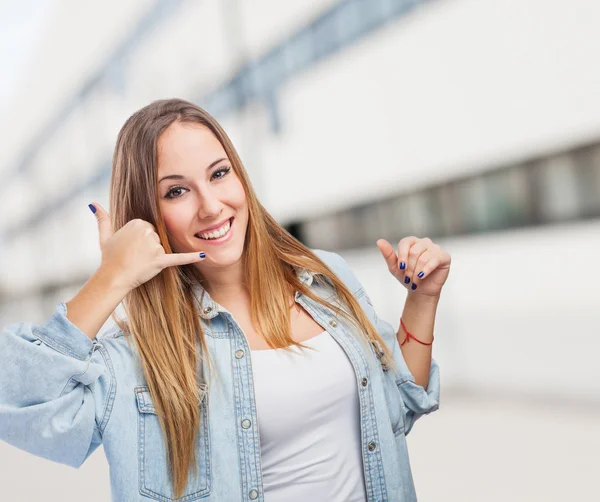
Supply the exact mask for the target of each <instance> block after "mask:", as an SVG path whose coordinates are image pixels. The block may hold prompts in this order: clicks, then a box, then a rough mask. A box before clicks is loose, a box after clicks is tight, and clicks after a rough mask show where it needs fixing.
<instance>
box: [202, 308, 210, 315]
mask: <svg viewBox="0 0 600 502" xmlns="http://www.w3.org/2000/svg"><path fill="white" fill-rule="evenodd" d="M211 311H212V307H206V308H205V309H204V311H203V312H204V313H205V314H210V313H211Z"/></svg>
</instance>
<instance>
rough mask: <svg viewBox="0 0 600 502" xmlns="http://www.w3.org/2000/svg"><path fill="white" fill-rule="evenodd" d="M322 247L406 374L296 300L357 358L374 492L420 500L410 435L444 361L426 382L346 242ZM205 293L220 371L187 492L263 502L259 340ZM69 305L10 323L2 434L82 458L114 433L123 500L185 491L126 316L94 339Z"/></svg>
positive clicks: (1, 389) (208, 389)
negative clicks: (413, 369)
mask: <svg viewBox="0 0 600 502" xmlns="http://www.w3.org/2000/svg"><path fill="white" fill-rule="evenodd" d="M314 252H315V253H316V254H317V255H318V256H319V257H320V258H321V259H322V260H323V261H324V262H325V263H326V264H327V265H328V266H329V267H330V268H331V269H332V270H333V271H334V272H335V273H336V274H337V275H338V276H339V277H340V279H342V280H343V281H344V282H345V284H346V285H347V286H348V287H349V289H350V290H351V291H352V292H353V293H354V295H355V297H356V298H357V300H358V301H359V303H360V304H361V306H362V307H363V309H364V310H365V311H366V313H367V314H368V316H369V318H370V320H371V321H372V322H373V324H374V325H375V327H376V328H377V330H378V331H379V333H380V334H381V336H382V337H383V339H384V340H385V342H386V343H387V344H388V345H389V347H390V348H391V349H392V350H393V353H394V360H395V362H396V365H397V367H398V374H395V373H394V372H392V370H390V369H387V368H385V367H382V364H381V362H380V360H379V356H378V353H379V351H378V350H377V347H374V346H372V345H368V344H366V343H362V342H360V341H359V339H358V338H357V336H356V333H355V332H354V330H355V328H354V327H352V325H350V324H348V323H347V322H346V321H345V320H344V319H343V318H338V317H336V316H335V314H334V313H333V312H332V311H331V310H329V309H325V308H324V307H322V306H321V305H319V304H318V303H316V302H314V301H312V300H310V299H309V298H307V297H306V296H304V295H302V294H300V293H299V292H296V296H295V299H296V302H297V303H298V304H300V305H301V306H302V307H304V308H305V309H306V311H307V312H308V313H309V314H310V315H311V316H312V317H313V318H314V319H315V321H316V322H318V323H319V324H320V325H321V326H322V327H323V329H325V330H327V331H328V332H329V334H330V335H331V336H332V337H333V338H334V339H335V340H336V341H337V342H338V343H339V345H340V346H341V347H342V349H343V350H344V351H345V353H346V355H347V357H348V358H349V360H350V361H351V363H352V366H353V367H354V371H355V374H356V386H357V389H358V393H359V402H360V409H359V410H357V412H359V413H360V417H361V420H360V424H361V441H362V452H363V472H364V477H365V486H366V489H367V496H368V500H369V502H375V501H377V502H384V501H389V502H414V501H416V494H415V488H414V485H413V479H412V474H411V469H410V464H409V457H408V452H407V446H406V438H405V436H406V434H408V433H409V431H410V430H411V429H412V427H413V425H414V423H415V421H416V420H417V419H418V418H419V417H421V416H422V415H423V414H427V413H430V412H432V411H434V410H437V409H438V403H439V396H440V377H439V368H438V365H437V363H436V362H435V361H432V364H431V372H430V377H429V384H428V387H427V390H425V389H424V388H423V387H421V386H419V385H416V384H415V383H414V378H413V376H412V375H411V373H410V371H409V370H408V367H407V366H406V363H405V361H404V359H403V357H402V352H401V351H400V347H399V345H398V342H397V339H396V332H395V330H394V329H393V327H392V326H391V325H390V324H388V323H387V322H385V321H383V320H382V319H380V318H378V317H377V314H376V313H375V310H374V309H373V305H372V304H371V301H370V299H369V297H368V296H367V294H366V292H365V290H364V289H363V287H362V285H361V284H360V283H359V281H358V280H357V278H356V277H355V275H354V274H353V272H352V271H351V270H350V268H349V266H348V264H347V263H346V261H345V260H344V259H343V258H342V257H341V256H339V255H338V254H336V253H332V252H328V251H322V250H314ZM296 273H297V275H298V277H300V279H301V280H302V281H303V283H304V284H307V285H309V287H310V288H311V290H312V291H314V292H316V293H317V294H318V295H319V296H320V297H322V298H328V299H330V300H333V298H332V296H331V294H332V291H331V289H330V288H329V287H327V288H325V287H322V286H319V285H318V284H317V282H313V273H312V272H309V271H307V270H304V269H297V270H296ZM201 293H202V290H201V288H199V287H198V289H197V290H196V291H195V294H196V296H197V298H198V301H199V305H200V316H201V318H202V324H203V329H204V333H205V334H206V340H207V345H208V348H209V352H210V357H211V359H212V361H214V365H215V368H216V370H217V373H218V378H217V379H215V378H209V375H208V371H207V368H206V367H203V366H202V365H199V383H198V385H199V388H200V389H201V390H202V391H203V392H202V401H201V403H200V406H201V408H202V415H201V425H200V431H199V434H198V435H197V441H196V448H197V456H198V468H199V470H198V475H197V476H192V475H190V477H189V484H188V486H187V488H186V490H185V492H184V495H183V497H182V498H179V499H177V500H179V501H185V502H188V501H193V500H203V501H206V502H235V501H264V496H263V487H262V481H261V480H262V477H261V458H260V446H259V427H258V425H259V424H258V422H257V411H256V402H255V398H254V385H253V378H252V366H251V358H250V357H249V350H250V349H249V347H248V343H247V341H246V338H245V336H244V334H243V333H242V331H241V329H240V327H239V325H238V324H237V322H236V321H235V319H234V318H233V316H232V315H231V314H230V313H229V312H228V311H227V310H226V309H224V308H223V307H221V306H220V305H218V304H217V303H215V302H214V301H213V300H212V299H211V298H210V296H209V295H208V293H206V292H204V293H205V294H204V295H202V294H201ZM200 298H202V301H201V303H200ZM399 307H400V305H399ZM65 313H66V306H65V304H64V303H60V304H58V306H57V308H56V311H55V313H54V315H53V316H52V317H51V318H50V319H49V320H48V321H47V322H46V323H45V324H42V325H39V326H34V325H32V324H30V323H17V324H12V325H9V326H8V327H6V328H5V329H4V330H3V331H2V333H1V335H0V439H2V440H3V441H6V442H7V443H10V444H12V445H14V446H16V447H17V448H21V449H23V450H25V451H28V452H30V453H33V454H35V455H38V456H40V457H44V458H47V459H50V460H53V461H56V462H60V463H64V464H67V465H70V466H72V467H76V468H77V467H79V466H80V465H82V464H83V462H85V460H86V459H87V458H88V457H89V456H90V454H91V453H92V452H93V451H94V450H95V449H96V448H97V447H98V446H99V445H100V444H103V445H104V451H105V454H106V457H107V459H108V462H109V464H110V483H111V493H112V499H113V500H114V501H116V502H134V501H149V500H159V501H163V502H167V501H172V500H174V499H173V492H172V489H171V485H170V482H169V479H168V471H167V465H166V461H165V447H164V444H163V441H162V436H161V430H160V426H159V421H158V417H157V415H156V411H155V408H154V405H153V403H152V399H151V396H150V393H149V391H148V387H147V385H146V382H145V380H144V377H143V372H142V369H141V366H140V360H139V359H138V357H137V355H136V353H135V351H134V350H132V348H131V347H130V345H129V344H128V343H127V337H125V336H123V334H122V333H121V332H120V331H119V330H118V329H117V328H116V327H115V328H113V329H111V330H108V331H106V332H104V333H101V334H99V335H98V336H97V337H96V339H95V340H94V341H92V340H90V339H89V338H88V337H87V336H86V335H85V334H84V333H82V332H81V331H80V330H79V329H78V328H77V327H76V326H74V325H73V324H72V323H71V322H70V321H69V320H68V319H67V318H66V317H65ZM129 341H130V342H131V341H132V340H131V339H129ZM132 345H133V344H132ZM315 502H318V501H315Z"/></svg>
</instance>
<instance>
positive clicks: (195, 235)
mask: <svg viewBox="0 0 600 502" xmlns="http://www.w3.org/2000/svg"><path fill="white" fill-rule="evenodd" d="M233 220H234V217H233V216H232V217H231V218H229V228H228V229H227V232H225V233H224V234H223V235H220V236H219V237H213V238H210V239H205V238H204V237H202V236H201V235H200V233H197V234H194V237H196V238H197V239H200V240H203V241H217V240H219V239H222V238H223V237H225V236H226V235H227V234H229V232H231V227H232V225H233ZM214 231H215V230H212V232H214ZM204 233H210V232H204Z"/></svg>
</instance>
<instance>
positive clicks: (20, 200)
mask: <svg viewBox="0 0 600 502" xmlns="http://www.w3.org/2000/svg"><path fill="white" fill-rule="evenodd" d="M599 49H600V3H598V2H597V1H596V0H570V1H568V2H566V1H559V0H551V1H549V0H429V1H424V0H369V1H367V0H344V1H339V0H336V1H334V0H286V1H285V2H284V1H281V0H279V1H278V0H253V1H249V0H167V1H165V0H159V1H156V0H155V1H150V0H129V1H127V2H121V1H117V0H104V1H103V2H91V1H76V0H2V2H1V3H0V68H1V70H0V71H1V75H2V78H1V79H0V112H1V113H2V118H3V120H2V134H1V142H2V148H1V149H0V215H1V217H0V262H1V267H0V325H2V326H4V325H6V324H8V323H10V322H13V321H18V320H27V321H33V322H43V321H44V320H45V319H47V318H48V317H49V316H50V314H51V313H52V311H53V309H54V306H55V304H56V303H57V302H59V301H67V300H68V299H70V298H71V297H72V296H73V295H74V294H75V292H76V291H77V290H78V289H79V288H80V287H81V285H82V284H83V283H84V282H85V281H86V280H87V278H88V277H89V276H90V275H91V273H92V272H93V271H94V270H95V269H96V267H97V266H98V265H99V260H100V252H99V248H98V235H97V225H96V221H95V219H94V217H93V215H92V214H91V213H90V211H89V209H88V207H87V204H88V203H89V202H91V201H92V200H96V201H99V202H100V203H102V204H103V205H104V206H105V207H108V182H109V178H110V169H111V156H112V150H113V147H114V143H115V140H116V136H117V133H118V131H119V129H120V127H121V126H122V124H123V123H124V121H125V120H126V119H127V117H129V116H130V115H131V114H132V113H133V112H134V111H136V110H137V109H139V108H141V107H142V106H144V105H146V104H148V103H149V102H151V101H152V100H154V99H159V98H167V97H181V98H184V99H188V100H190V101H193V102H195V103H197V104H199V105H201V106H203V107H204V108H206V109H207V110H208V111H209V112H211V113H212V114H213V115H215V116H216V117H217V118H218V119H219V120H220V121H221V123H222V125H223V126H224V128H225V129H226V131H227V132H228V133H229V135H230V136H231V138H232V140H233V142H234V144H235V145H236V147H237V148H238V150H239V152H240V154H241V157H242V160H243V161H244V163H245V166H246V168H247V170H248V172H249V173H250V176H251V179H252V182H253V185H254V187H255V189H256V190H257V192H258V195H259V197H260V199H261V201H262V203H263V204H264V205H265V206H266V207H267V209H268V210H269V211H270V212H271V214H272V215H273V216H274V217H275V218H276V219H277V220H278V221H279V222H280V223H281V224H282V225H284V226H285V227H286V228H287V229H288V230H289V231H290V232H291V233H292V234H293V235H295V236H296V237H297V238H298V239H300V240H301V241H302V242H303V243H305V244H306V245H308V246H309V247H311V248H317V249H327V250H332V251H336V252H338V253H340V254H342V255H343V256H344V257H345V258H346V259H347V261H348V262H349V263H350V265H351V266H352V267H353V269H354V270H355V271H356V274H357V275H358V277H359V279H360V280H361V282H362V283H363V284H364V286H365V288H366V290H367V291H368V293H369V295H370V296H371V298H372V300H373V302H374V304H375V307H376V308H377V310H378V313H379V315H380V316H381V317H383V318H385V319H386V320H388V322H390V323H391V324H392V325H394V326H395V327H397V326H398V325H399V318H400V314H401V311H402V305H403V300H404V297H405V290H404V288H403V287H402V286H401V285H400V284H398V283H397V282H396V280H395V279H394V278H393V277H392V276H391V275H390V274H389V272H388V270H387V268H386V265H385V263H384V261H383V258H382V257H381V254H380V252H379V250H378V249H377V246H376V244H375V243H376V241H377V239H379V238H385V239H387V240H388V241H389V242H390V243H392V245H394V246H396V245H397V243H398V241H399V240H400V239H401V238H403V237H405V236H408V235H416V236H419V237H424V236H428V237H431V238H432V239H433V240H434V241H435V242H437V243H439V244H440V245H442V246H443V247H445V248H446V249H447V250H448V251H449V252H450V253H451V255H452V259H453V266H452V272H451V274H450V279H449V282H448V284H447V285H446V286H445V288H444V293H443V298H442V301H441V303H440V308H439V314H438V317H437V321H436V332H435V335H436V341H435V345H434V357H435V358H436V360H437V361H438V363H439V364H440V367H441V375H442V398H441V404H440V410H439V411H437V412H436V413H434V414H432V415H430V416H426V417H424V418H422V419H421V421H420V422H419V423H418V425H417V426H416V427H415V428H414V429H413V431H412V432H411V433H410V435H409V436H408V444H409V449H410V453H411V460H412V470H413V474H414V478H415V484H416V487H417V494H418V495H419V500H420V501H421V502H428V501H452V502H454V501H456V502H463V501H503V502H504V501H507V500H511V501H518V502H521V501H523V502H525V501H527V502H529V501H544V502H551V501H557V502H558V501H561V502H562V501H566V500H569V501H570V500H590V501H592V500H594V501H596V500H600V487H599V486H598V482H597V476H598V472H600V453H599V452H600V365H599V364H598V354H599V352H600V333H599V329H598V326H599V324H600V294H599V286H598V284H599V282H600V267H599V264H598V262H599V256H600V253H599V250H600V65H598V61H599V56H600V50H599ZM99 451H101V448H99ZM0 465H1V469H0V500H6V501H36V500H61V501H65V502H66V501H79V500H81V499H82V496H85V499H86V500H87V501H90V502H95V501H106V500H109V498H110V493H109V477H108V476H109V474H108V465H107V463H106V460H105V458H104V455H103V454H102V453H95V454H94V455H92V457H91V458H90V459H89V460H88V461H87V462H86V464H84V465H83V466H82V467H81V469H79V470H74V469H72V468H70V467H66V466H63V465H59V464H53V463H51V462H49V461H47V460H43V459H40V458H37V457H33V456H31V455H29V454H26V453H23V452H21V451H19V450H16V449H15V448H12V447H10V446H8V445H7V444H5V443H1V444H0ZM84 494H85V495H84Z"/></svg>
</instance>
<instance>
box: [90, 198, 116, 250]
mask: <svg viewBox="0 0 600 502" xmlns="http://www.w3.org/2000/svg"><path fill="white" fill-rule="evenodd" d="M89 208H90V209H91V211H92V213H94V214H95V215H96V220H98V232H99V234H100V245H101V246H102V245H103V244H104V243H105V242H106V241H107V240H108V239H110V238H111V237H112V236H113V234H114V232H113V228H112V223H111V222H110V217H109V216H108V213H107V212H106V211H105V209H104V208H103V207H102V206H101V205H100V204H98V203H97V202H94V203H92V204H89Z"/></svg>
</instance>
